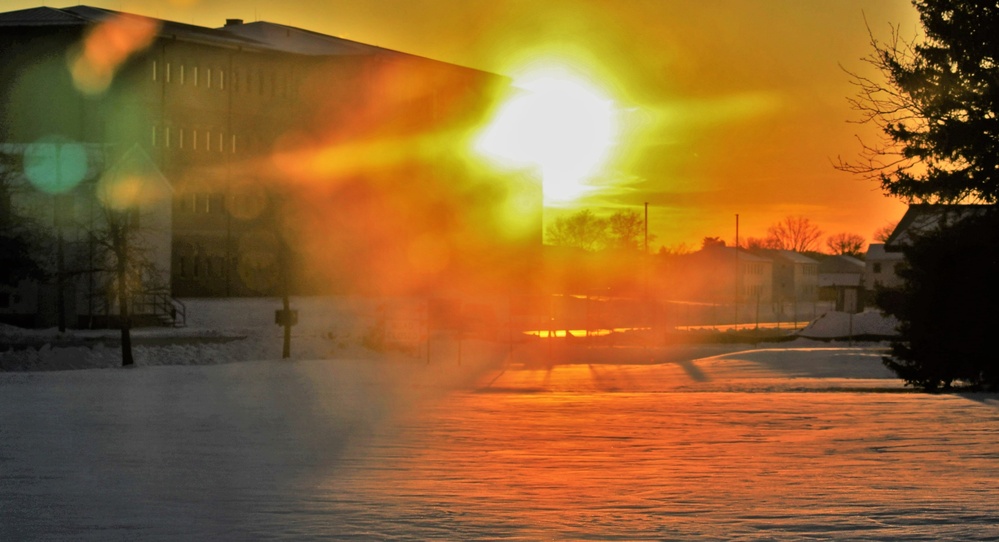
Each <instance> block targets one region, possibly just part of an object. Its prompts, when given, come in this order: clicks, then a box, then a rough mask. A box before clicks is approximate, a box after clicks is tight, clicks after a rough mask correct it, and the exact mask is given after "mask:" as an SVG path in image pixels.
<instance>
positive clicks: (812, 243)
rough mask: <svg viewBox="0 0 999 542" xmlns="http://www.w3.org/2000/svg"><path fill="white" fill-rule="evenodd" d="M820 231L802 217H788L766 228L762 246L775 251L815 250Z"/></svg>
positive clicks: (820, 235) (820, 234)
mask: <svg viewBox="0 0 999 542" xmlns="http://www.w3.org/2000/svg"><path fill="white" fill-rule="evenodd" d="M820 238H822V230H820V229H819V228H818V226H816V225H814V224H812V222H811V221H810V220H808V219H807V218H805V217H803V216H788V217H785V218H784V220H781V221H780V222H778V223H776V224H774V225H772V226H770V227H769V228H767V237H766V239H765V240H764V244H765V245H766V246H767V247H768V248H773V249H777V250H793V251H795V252H806V251H810V250H815V248H816V243H818V241H819V239H820Z"/></svg>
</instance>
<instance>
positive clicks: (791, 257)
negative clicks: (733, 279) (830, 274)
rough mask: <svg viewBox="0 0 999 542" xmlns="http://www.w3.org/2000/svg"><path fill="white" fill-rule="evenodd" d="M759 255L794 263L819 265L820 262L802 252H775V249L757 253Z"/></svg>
mask: <svg viewBox="0 0 999 542" xmlns="http://www.w3.org/2000/svg"><path fill="white" fill-rule="evenodd" d="M756 252H757V254H759V255H761V256H764V257H769V258H771V259H774V258H776V259H781V260H786V261H789V262H792V263H801V264H810V263H812V264H818V263H819V262H818V261H817V260H815V259H813V258H809V257H808V256H805V255H804V254H802V253H800V252H795V251H793V250H775V249H764V250H758V251H756Z"/></svg>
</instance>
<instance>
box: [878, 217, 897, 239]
mask: <svg viewBox="0 0 999 542" xmlns="http://www.w3.org/2000/svg"><path fill="white" fill-rule="evenodd" d="M895 226H896V224H895V223H894V222H889V223H888V224H885V225H884V226H881V227H880V228H878V229H877V230H876V231H875V232H874V240H875V241H877V242H879V243H884V242H885V241H887V240H888V238H889V237H891V232H893V231H895Z"/></svg>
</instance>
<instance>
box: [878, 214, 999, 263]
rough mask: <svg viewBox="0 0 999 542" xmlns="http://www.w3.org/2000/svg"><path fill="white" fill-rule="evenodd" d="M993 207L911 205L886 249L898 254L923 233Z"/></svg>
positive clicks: (889, 239)
mask: <svg viewBox="0 0 999 542" xmlns="http://www.w3.org/2000/svg"><path fill="white" fill-rule="evenodd" d="M992 208H994V206H991V205H974V204H968V205H952V204H932V203H919V204H911V205H909V208H908V209H907V210H906V211H905V214H904V215H902V218H901V220H899V221H898V225H896V226H895V229H894V230H892V232H891V235H889V236H888V239H886V240H885V243H884V247H885V250H886V251H888V252H898V251H901V250H902V247H904V246H906V245H908V244H911V243H912V240H913V238H915V237H916V236H918V235H919V234H922V233H928V232H931V231H934V230H936V229H938V228H940V227H941V226H946V225H950V224H953V223H955V222H959V221H961V220H963V219H965V218H967V217H969V216H974V215H976V214H981V213H984V212H985V211H987V210H988V209H992Z"/></svg>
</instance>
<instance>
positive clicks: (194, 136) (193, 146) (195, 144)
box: [191, 130, 198, 151]
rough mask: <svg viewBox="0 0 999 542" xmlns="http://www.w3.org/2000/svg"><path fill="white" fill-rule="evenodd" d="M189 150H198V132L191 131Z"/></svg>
mask: <svg viewBox="0 0 999 542" xmlns="http://www.w3.org/2000/svg"><path fill="white" fill-rule="evenodd" d="M191 150H192V151H196V150H198V131H197V130H191Z"/></svg>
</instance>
